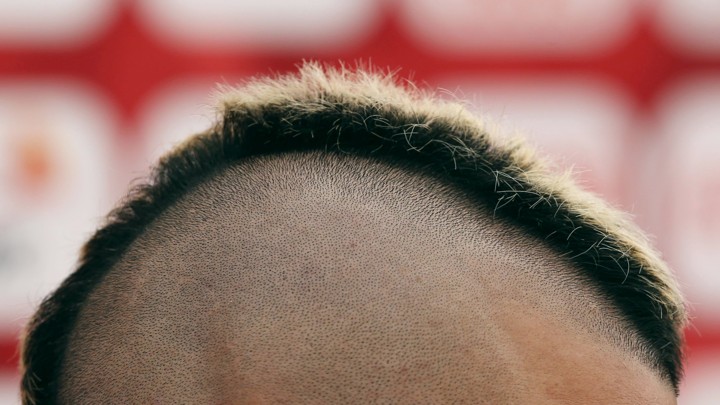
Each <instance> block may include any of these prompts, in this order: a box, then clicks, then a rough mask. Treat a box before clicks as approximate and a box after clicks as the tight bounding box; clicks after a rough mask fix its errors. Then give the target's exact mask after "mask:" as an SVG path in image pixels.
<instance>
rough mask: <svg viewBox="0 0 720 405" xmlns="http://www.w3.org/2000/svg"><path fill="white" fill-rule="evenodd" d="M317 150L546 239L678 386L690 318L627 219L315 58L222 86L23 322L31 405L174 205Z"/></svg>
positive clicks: (444, 114)
mask: <svg viewBox="0 0 720 405" xmlns="http://www.w3.org/2000/svg"><path fill="white" fill-rule="evenodd" d="M310 150H321V151H328V152H333V153H343V154H351V155H359V156H366V157H371V158H375V159H378V160H384V161H388V162H404V163H407V164H410V165H414V166H416V167H418V168H422V169H423V170H427V171H430V172H432V173H434V174H435V175H437V176H439V177H440V178H442V179H444V180H445V181H447V182H448V183H451V184H453V185H455V186H457V187H459V188H460V189H461V190H462V191H463V192H464V193H466V194H467V195H468V196H470V197H471V198H473V199H474V200H475V201H477V202H478V204H481V205H484V206H486V207H488V208H489V209H490V210H493V212H494V213H495V215H496V216H497V217H500V218H504V219H506V220H509V221H511V222H512V223H514V224H516V225H517V226H520V227H521V228H522V229H524V230H525V231H526V232H529V233H530V234H533V235H536V236H537V237H540V238H544V239H545V240H546V241H547V242H548V243H549V244H550V245H551V246H552V247H553V248H554V249H555V250H556V251H557V252H558V254H560V255H562V256H565V257H567V258H568V259H569V260H571V261H572V262H573V263H574V264H575V265H576V266H577V267H578V269H579V271H581V272H582V275H583V277H585V278H586V279H587V280H589V281H590V282H591V283H593V284H594V285H595V286H596V287H598V288H599V289H600V291H601V292H602V293H603V294H604V295H605V296H606V297H608V298H609V300H610V301H611V302H612V303H613V304H614V305H615V306H616V307H617V308H618V309H619V313H620V314H621V315H622V316H623V317H624V319H625V320H626V321H627V322H628V323H629V324H630V325H632V326H633V327H634V329H635V330H636V331H637V333H638V336H639V337H640V339H641V340H642V345H643V346H646V347H647V348H648V352H649V353H650V356H651V362H652V363H653V366H654V367H655V368H656V370H658V371H659V372H660V373H661V374H662V375H663V376H665V378H667V379H668V381H669V382H670V383H671V384H672V385H673V387H674V388H675V390H676V392H677V389H678V385H679V381H680V379H681V376H682V348H683V335H682V333H683V328H684V325H685V322H686V313H685V308H684V303H683V299H682V296H681V294H680V293H679V291H678V289H677V286H676V283H675V281H674V280H673V278H672V275H671V273H670V271H669V270H668V268H667V267H666V265H665V263H664V262H663V261H662V260H661V259H660V257H659V255H658V254H657V253H656V252H655V251H654V250H653V249H652V248H651V247H650V245H649V244H648V242H647V240H646V238H645V237H644V236H643V234H642V233H641V232H640V231H639V230H638V229H637V228H636V227H635V226H634V225H633V224H631V223H630V222H629V221H628V220H627V219H626V218H625V216H624V215H622V214H621V213H619V212H618V211H616V210H614V209H612V208H611V207H609V206H608V205H607V204H606V203H605V202H603V201H601V200H600V199H598V198H596V197H595V196H593V195H591V194H589V193H587V192H585V191H582V190H580V189H579V188H578V187H577V186H576V185H574V183H573V182H572V181H571V180H569V176H567V175H564V176H559V175H557V174H552V173H551V172H550V171H549V170H548V169H547V168H546V167H545V165H544V164H543V163H542V161H541V160H539V159H537V158H536V157H534V155H533V153H532V151H531V150H530V149H529V148H527V147H526V146H524V145H523V144H522V143H521V142H518V141H507V140H506V139H505V138H501V137H497V136H494V135H493V134H491V133H489V132H488V130H487V129H486V128H485V126H484V125H483V123H482V122H481V121H480V120H479V119H478V118H477V117H475V116H473V115H472V114H470V113H469V112H468V111H467V109H466V108H465V107H464V106H463V105H461V104H458V103H452V102H445V101H439V100H436V99H433V98H432V97H431V96H429V95H427V94H424V93H423V92H421V91H419V90H417V89H416V88H414V87H413V86H411V85H409V84H399V83H398V82H397V81H396V80H395V79H394V78H392V77H391V76H389V75H382V74H376V73H372V72H368V71H363V70H349V69H333V68H324V67H322V66H320V65H318V64H315V63H307V64H305V65H304V66H302V67H301V68H300V71H299V73H297V74H294V75H288V76H282V77H279V78H274V79H269V78H265V79H257V80H254V81H251V82H250V83H248V84H246V85H245V86H243V87H242V88H239V89H230V90H228V89H225V90H224V92H223V95H222V96H221V101H220V119H219V120H218V122H217V124H216V125H215V126H214V127H213V128H211V129H209V130H208V131H206V132H204V133H202V134H199V135H196V136H194V137H192V138H190V139H189V140H187V141H186V142H185V143H183V144H182V145H180V146H179V147H177V148H176V149H175V150H173V151H172V152H171V153H169V154H168V155H166V156H165V157H163V158H162V159H161V161H160V162H159V164H158V166H157V167H156V168H155V169H154V171H153V173H152V176H151V177H150V179H149V181H148V182H147V183H146V184H144V185H140V186H138V187H136V188H135V189H134V190H132V191H131V193H130V194H129V195H128V196H127V197H126V199H125V200H124V201H123V202H122V203H121V205H120V206H119V207H118V208H116V209H115V210H114V211H113V212H111V213H110V215H109V216H108V219H107V222H106V224H105V225H104V226H103V227H102V228H101V229H99V230H98V231H97V232H96V233H95V235H94V236H93V237H92V238H91V239H90V240H89V241H88V243H87V244H86V246H85V248H84V250H83V253H82V256H81V258H80V261H79V267H78V268H77V269H76V271H75V272H74V273H73V274H72V275H70V276H69V277H68V278H67V279H66V280H65V281H64V282H63V284H62V285H61V286H60V287H59V288H58V289H57V290H56V291H55V292H53V293H52V294H51V295H50V296H49V297H47V298H46V299H45V300H44V301H43V303H42V304H41V306H40V308H39V310H38V311H37V313H36V314H35V316H34V317H33V319H32V320H31V322H30V323H29V325H28V328H27V333H26V338H25V340H24V346H23V353H22V362H23V364H22V366H23V377H22V390H23V391H22V392H23V402H24V403H25V404H45V403H48V404H49V403H55V402H57V395H58V389H59V387H58V380H59V376H60V374H61V371H62V367H63V361H64V356H65V348H66V347H67V342H68V339H69V336H70V334H71V332H72V330H73V328H74V325H75V321H76V319H77V317H78V314H79V313H80V311H81V309H82V308H83V305H84V303H85V300H86V298H87V297H88V295H89V294H90V292H92V291H93V289H94V288H95V286H97V285H98V284H99V282H100V281H101V280H102V279H103V277H104V275H105V274H107V272H108V271H109V270H110V269H111V267H112V266H113V265H114V264H115V263H116V262H117V261H118V260H119V259H120V258H121V257H122V255H123V253H124V252H125V251H126V249H127V248H128V246H129V245H130V244H131V243H132V242H133V241H134V240H135V239H136V238H137V237H138V236H139V235H141V234H142V232H143V231H144V229H145V228H146V227H147V226H148V225H149V224H150V223H151V222H152V221H153V220H154V219H155V218H157V217H158V216H159V215H160V214H161V213H162V212H163V211H164V210H165V209H166V208H167V207H168V206H170V205H171V204H172V203H173V202H174V201H176V200H177V199H178V198H180V197H181V196H183V195H184V194H186V193H187V192H188V190H190V189H192V188H193V187H194V186H196V185H197V184H199V183H201V182H203V181H204V180H206V179H208V178H209V177H210V176H211V175H213V174H214V173H217V172H218V171H220V170H222V169H223V168H226V167H228V166H230V165H233V164H234V163H237V162H239V161H242V160H244V159H246V158H248V157H251V156H257V155H267V154H280V153H285V152H292V151H310Z"/></svg>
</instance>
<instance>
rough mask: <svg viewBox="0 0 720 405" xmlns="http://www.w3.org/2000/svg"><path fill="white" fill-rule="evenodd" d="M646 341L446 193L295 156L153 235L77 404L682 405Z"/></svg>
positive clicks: (87, 326)
mask: <svg viewBox="0 0 720 405" xmlns="http://www.w3.org/2000/svg"><path fill="white" fill-rule="evenodd" d="M328 173H329V174H328ZM300 185H301V186H300ZM637 341H638V340H637V337H636V336H635V335H634V334H633V333H632V332H631V331H630V329H629V328H628V327H627V325H625V323H624V322H623V321H622V320H620V319H619V317H618V316H617V315H616V314H615V312H614V310H613V309H612V307H611V306H610V305H609V304H608V303H607V302H606V301H605V300H604V299H603V298H602V297H601V296H600V294H598V293H597V292H596V291H594V290H593V289H592V288H590V287H589V286H588V285H587V283H586V282H585V281H584V280H582V278H581V277H580V276H579V275H578V273H577V272H576V271H575V269H574V268H573V267H572V265H571V264H570V263H568V262H566V261H564V260H563V259H562V258H561V257H559V255H558V254H557V253H555V252H554V251H552V250H551V249H550V248H549V247H548V246H545V245H544V244H543V243H542V241H541V240H536V239H534V238H531V237H529V236H527V235H526V234H524V233H523V232H522V231H521V230H519V229H516V228H515V227H513V226H511V225H509V224H506V223H502V222H500V221H498V220H496V219H494V218H493V217H492V213H491V212H489V211H486V210H484V209H480V208H477V207H475V206H474V205H473V204H472V203H471V202H470V201H467V200H466V199H465V198H464V197H463V196H462V195H461V194H460V193H458V192H456V191H454V190H451V189H448V188H447V187H445V186H443V185H442V184H440V183H439V182H438V181H437V180H435V179H432V178H430V177H427V176H421V175H418V174H416V173H411V172H409V171H407V170H405V169H400V168H394V167H389V166H387V165H384V164H380V163H375V162H369V161H363V160H362V159H360V158H349V157H344V158H332V159H328V157H327V156H325V157H323V156H319V155H317V154H302V155H300V154H296V155H291V156H284V157H269V158H263V159H259V160H253V161H250V162H247V163H244V164H242V165H240V166H237V167H233V168H230V169H228V170H226V171H225V172H223V173H221V174H220V175H219V176H217V177H216V178H214V179H212V180H211V181H209V182H207V183H205V184H204V185H202V186H200V187H199V188H198V189H196V190H194V191H193V192H191V193H190V194H189V195H187V196H186V197H185V198H183V199H182V200H181V201H179V202H178V203H177V204H175V205H174V206H172V207H171V208H170V209H168V210H167V211H166V212H165V213H164V214H163V215H162V216H161V217H160V218H159V219H158V220H157V221H156V222H154V223H153V224H152V225H151V226H149V228H148V229H147V230H146V232H145V233H144V234H143V235H142V236H141V237H140V238H139V239H138V240H137V241H136V242H135V243H134V244H133V245H132V246H131V248H130V249H129V251H128V252H127V253H126V254H125V257H124V258H123V260H121V261H120V262H119V263H118V264H117V265H116V266H115V267H114V268H113V270H112V271H111V273H110V274H109V275H108V277H107V278H106V279H105V280H104V281H103V283H101V285H100V286H99V288H98V289H97V290H96V291H95V292H94V293H93V294H92V295H91V297H90V302H89V304H88V305H86V307H85V308H84V309H83V311H82V313H81V315H80V319H79V322H78V324H77V326H76V329H75V331H74V333H73V336H72V339H71V344H70V347H69V351H68V354H67V357H66V363H65V367H64V368H63V373H62V375H63V377H62V382H61V385H62V389H61V391H62V395H61V397H62V398H61V399H62V400H63V401H64V402H65V403H100V402H102V403H168V404H170V403H218V404H219V403H222V404H230V403H232V404H244V403H247V404H265V403H328V404H330V403H354V402H359V403H408V404H410V403H451V402H452V403H492V404H498V403H500V404H502V403H536V404H543V403H548V404H549V403H552V404H557V403H568V404H570V403H572V404H577V403H584V404H607V403H613V404H673V403H675V396H674V393H673V390H672V388H671V386H670V384H669V383H668V382H667V381H665V380H664V379H662V378H661V377H660V376H659V375H658V373H657V372H655V371H654V370H653V369H652V368H651V367H650V366H649V365H648V363H647V361H645V360H644V359H643V355H642V351H641V350H640V349H639V348H641V346H640V345H633V344H628V343H627V342H637Z"/></svg>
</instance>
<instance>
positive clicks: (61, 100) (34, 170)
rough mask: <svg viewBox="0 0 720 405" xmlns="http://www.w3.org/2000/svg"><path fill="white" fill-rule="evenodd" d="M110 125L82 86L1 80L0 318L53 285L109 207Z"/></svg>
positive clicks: (9, 320) (13, 317) (11, 318)
mask: <svg viewBox="0 0 720 405" xmlns="http://www.w3.org/2000/svg"><path fill="white" fill-rule="evenodd" d="M113 130H114V129H113V119H112V117H111V114H110V113H109V109H108V107H107V105H106V104H105V102H104V100H103V99H102V98H100V97H99V96H98V95H97V94H96V93H94V92H92V91H91V90H90V89H88V88H86V87H83V86H82V85H79V84H76V83H63V82H25V83H18V82H12V83H2V82H0V323H4V324H6V326H10V325H11V324H15V323H20V322H21V321H22V316H25V315H27V314H28V313H29V312H30V310H31V309H32V308H33V307H34V306H35V305H37V304H38V302H39V300H40V299H41V298H42V297H43V296H44V295H45V294H47V293H48V292H49V291H50V290H51V289H53V288H55V287H57V285H58V284H59V282H60V281H61V280H62V279H63V278H64V277H65V276H67V274H68V273H69V271H70V270H72V268H73V266H74V263H75V260H76V259H77V256H78V251H79V248H80V246H81V243H82V242H83V241H84V239H86V238H87V237H88V235H89V234H90V232H91V231H92V230H93V229H94V228H95V226H96V225H97V223H98V219H99V217H100V215H102V214H104V212H105V211H106V210H107V209H108V207H109V205H110V201H108V200H107V195H106V186H107V184H106V183H107V173H108V169H109V167H108V165H109V164H110V161H111V159H110V155H109V154H110V151H109V148H110V142H111V135H112V132H113Z"/></svg>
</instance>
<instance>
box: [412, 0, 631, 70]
mask: <svg viewBox="0 0 720 405" xmlns="http://www.w3.org/2000/svg"><path fill="white" fill-rule="evenodd" d="M403 3H404V5H405V7H404V16H405V22H406V25H407V27H408V28H409V30H410V32H411V33H412V34H413V35H414V36H415V37H416V38H417V39H419V40H420V41H422V42H424V43H426V44H428V45H430V46H432V47H433V48H434V49H435V50H437V51H439V52H451V53H470V52H487V51H492V52H500V53H523V54H535V55H543V56H547V55H551V54H562V53H572V54H578V53H587V52H594V51H597V50H598V49H602V48H605V47H608V46H610V45H612V44H614V43H616V42H617V41H618V40H619V39H620V38H622V37H623V35H624V34H625V33H626V32H627V30H628V29H629V27H630V26H631V23H632V17H633V14H634V11H635V8H636V5H637V1H635V0H603V1H593V0H549V1H531V0H445V1H437V0H404V2H403Z"/></svg>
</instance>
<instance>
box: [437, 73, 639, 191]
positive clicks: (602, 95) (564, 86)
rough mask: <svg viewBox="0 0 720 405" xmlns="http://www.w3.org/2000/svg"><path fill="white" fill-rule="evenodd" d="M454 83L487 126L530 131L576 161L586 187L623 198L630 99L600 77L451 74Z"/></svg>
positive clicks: (562, 160) (533, 139) (558, 156)
mask: <svg viewBox="0 0 720 405" xmlns="http://www.w3.org/2000/svg"><path fill="white" fill-rule="evenodd" d="M450 82H453V83H455V85H453V86H445V87H448V88H450V89H455V88H457V89H461V90H460V91H459V92H458V93H459V94H458V97H459V98H461V99H466V98H467V99H471V100H472V103H473V105H474V107H475V108H476V110H477V111H478V113H479V115H480V116H481V117H483V118H484V119H488V120H489V121H490V122H489V127H490V128H491V129H492V128H493V125H497V126H499V132H501V133H503V134H509V135H513V134H517V133H520V134H521V135H523V136H525V137H527V138H528V139H529V142H530V143H531V144H533V145H535V146H537V147H538V148H539V150H540V154H541V155H543V154H544V155H548V156H549V157H550V158H551V159H552V160H553V161H555V162H557V163H558V166H559V168H569V167H572V168H573V170H574V172H576V173H577V177H578V178H579V179H580V180H581V181H583V182H584V184H583V185H584V186H585V187H586V188H590V189H592V190H593V191H596V192H599V193H600V194H603V195H604V196H605V197H607V198H609V199H610V200H611V201H613V202H615V203H619V202H620V201H619V200H620V196H619V192H620V184H619V180H620V179H621V172H620V170H621V168H622V163H623V161H622V157H623V148H624V147H625V141H626V140H625V138H626V136H627V135H628V133H629V131H630V126H631V124H632V122H631V120H632V109H631V108H630V103H629V100H628V99H626V98H625V96H624V95H623V93H621V92H620V91H613V87H612V86H610V85H607V84H606V83H602V82H595V81H592V80H590V79H585V78H582V77H578V78H567V77H536V78H526V79H521V78H502V77H497V78H490V77H485V78H482V79H473V78H452V79H448V81H446V82H444V83H450Z"/></svg>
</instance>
